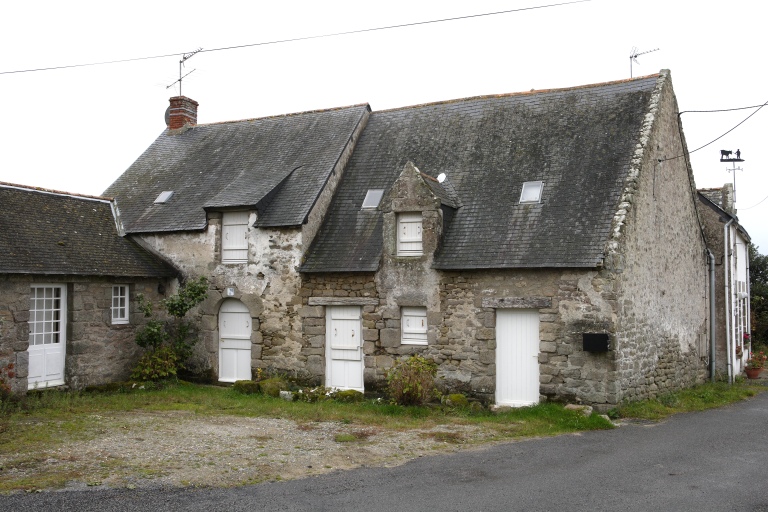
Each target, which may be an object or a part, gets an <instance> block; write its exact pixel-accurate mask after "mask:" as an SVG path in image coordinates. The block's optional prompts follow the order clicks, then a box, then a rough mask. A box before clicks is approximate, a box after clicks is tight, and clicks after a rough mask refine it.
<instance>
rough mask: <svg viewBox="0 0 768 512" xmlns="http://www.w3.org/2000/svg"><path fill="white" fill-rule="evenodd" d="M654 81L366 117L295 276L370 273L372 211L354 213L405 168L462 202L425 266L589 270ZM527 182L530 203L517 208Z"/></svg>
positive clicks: (377, 248) (374, 262) (376, 225)
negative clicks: (448, 188) (444, 186)
mask: <svg viewBox="0 0 768 512" xmlns="http://www.w3.org/2000/svg"><path fill="white" fill-rule="evenodd" d="M657 78H658V77H657V76H656V75H654V76H650V77H644V78H640V79H634V80H630V81H622V82H614V83H608V84H599V85H593V86H584V87H578V88H573V89H563V90H552V91H537V92H531V93H523V94H512V95H500V96H486V97H478V98H468V99H462V100H455V101H447V102H440V103H434V104H426V105H418V106H414V107H406V108H400V109H394V110H389V111H382V112H374V113H372V114H371V117H370V119H369V121H368V124H367V126H366V128H365V130H364V132H363V135H362V136H361V138H360V141H359V142H358V144H357V147H356V149H355V152H354V154H353V156H352V158H351V160H350V162H349V164H348V167H347V170H346V171H345V174H344V176H343V178H342V181H341V183H340V185H339V187H338V189H337V193H336V196H335V197H334V200H333V202H332V204H331V206H330V210H329V213H328V216H327V218H326V221H325V223H324V225H323V227H322V228H321V230H320V232H319V233H318V236H317V237H316V238H315V242H314V243H313V246H312V247H311V249H310V251H309V254H308V255H307V258H306V260H305V262H304V264H303V266H302V269H301V270H302V271H305V272H343V271H374V270H376V269H377V268H378V264H379V259H380V257H381V251H382V236H381V225H382V224H381V218H380V217H381V214H380V212H378V211H362V210H360V205H361V204H362V201H363V198H364V197H365V192H366V190H367V189H369V188H383V189H385V190H388V189H389V188H390V186H391V185H392V183H393V182H394V180H395V179H396V178H397V176H398V175H399V174H400V172H401V171H402V169H403V166H404V165H405V163H406V162H407V161H409V160H410V161H412V162H413V163H414V164H415V165H416V166H417V167H418V168H419V170H420V171H422V172H423V173H426V174H428V175H431V176H437V175H438V174H439V173H441V172H444V173H446V174H447V176H448V180H450V184H451V185H452V186H453V188H454V189H455V196H456V197H457V198H458V199H460V201H461V207H460V208H458V209H457V210H456V213H455V215H454V216H453V219H452V220H451V222H450V224H449V226H448V227H447V229H446V230H445V232H444V234H443V244H442V246H441V249H440V251H439V252H438V253H437V254H436V255H435V261H434V266H435V267H436V268H440V269H475V268H516V267H595V266H596V265H597V264H598V263H599V262H600V261H601V258H602V255H603V250H604V246H605V242H606V241H607V238H608V235H609V230H610V226H611V222H612V220H613V216H614V214H615V212H616V210H617V205H618V202H619V198H620V195H621V192H622V189H623V186H624V183H625V179H626V176H627V173H628V170H629V166H630V160H631V157H632V154H633V151H634V147H635V144H636V143H637V142H638V140H639V136H640V128H641V126H642V122H643V118H644V116H645V114H646V113H647V112H648V111H649V100H650V97H651V94H652V92H653V90H654V88H655V87H656V84H657ZM538 180H541V181H542V182H543V186H544V188H543V194H542V201H541V203H540V204H520V203H519V198H520V192H521V190H522V184H523V183H524V182H526V181H538ZM438 197H440V196H438Z"/></svg>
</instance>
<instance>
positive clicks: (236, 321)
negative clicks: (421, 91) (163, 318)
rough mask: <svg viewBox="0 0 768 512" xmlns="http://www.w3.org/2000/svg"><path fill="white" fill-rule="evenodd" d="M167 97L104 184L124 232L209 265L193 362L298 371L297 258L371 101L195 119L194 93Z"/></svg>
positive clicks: (240, 369)
mask: <svg viewBox="0 0 768 512" xmlns="http://www.w3.org/2000/svg"><path fill="white" fill-rule="evenodd" d="M170 101H171V106H170V110H169V121H168V129H166V130H165V131H163V133H162V134H161V135H160V136H159V137H158V138H157V140H156V141H155V142H154V143H153V144H152V145H151V146H150V147H149V148H148V149H147V150H146V151H145V152H144V154H143V155H141V156H140V157H139V159H138V160H137V161H136V162H135V163H134V164H133V165H131V167H130V168H129V169H128V170H127V171H126V172H125V173H124V174H123V175H122V176H121V177H120V178H119V179H118V180H117V181H116V182H115V183H114V184H112V185H111V186H110V187H109V188H108V189H107V191H106V192H105V194H107V195H110V196H114V197H116V198H117V204H118V205H119V207H120V211H121V216H122V220H123V223H124V225H125V231H126V233H128V234H129V235H130V236H131V237H133V238H135V239H136V240H137V241H140V242H141V243H142V244H144V245H146V246H147V247H150V248H151V249H152V250H153V251H156V252H157V253H159V254H162V255H163V256H164V257H165V258H167V259H169V260H170V261H173V262H174V264H175V265H176V266H178V268H179V269H180V270H181V271H182V272H183V273H184V274H185V275H188V276H206V277H208V279H209V282H210V284H211V286H210V290H209V297H208V299H207V300H206V301H205V302H204V303H203V304H202V305H201V307H200V308H198V311H197V315H198V320H199V322H200V333H201V337H202V342H201V343H200V344H199V346H198V352H197V354H196V357H195V360H194V362H193V366H192V368H193V369H196V370H205V369H212V370H213V371H214V373H215V374H216V375H217V378H218V380H219V381H222V382H235V381H236V380H243V379H250V378H251V370H252V368H272V369H276V370H281V371H286V372H292V373H302V372H305V371H306V368H307V367H308V364H310V362H309V361H308V360H307V356H306V354H305V353H304V352H303V351H302V346H303V343H302V331H301V319H300V317H299V310H300V309H301V298H300V289H301V276H300V275H299V273H298V271H297V268H298V266H299V265H300V264H301V259H302V257H303V255H304V253H305V252H306V247H308V246H309V244H310V243H311V241H312V240H313V238H314V237H315V235H316V233H317V230H318V228H319V227H320V224H321V222H322V220H323V216H324V214H325V211H326V209H327V205H328V204H329V202H330V201H331V198H332V196H333V193H334V191H335V189H336V185H337V183H338V181H339V179H340V178H341V176H342V173H343V172H344V169H345V167H346V163H347V161H348V159H349V156H350V155H351V153H352V151H353V149H354V147H355V143H356V141H357V139H358V137H359V136H360V134H361V132H362V130H363V128H364V127H365V124H366V122H367V119H368V116H369V113H370V109H369V107H368V106H367V105H355V106H351V107H344V108H337V109H329V110H322V111H313V112H303V113H299V114H291V115H283V116H275V117H269V118H261V119H247V120H242V121H234V122H225V123H215V124H197V109H198V104H197V102H195V101H193V100H191V99H189V98H186V97H175V98H171V100H170ZM319 350H320V351H322V347H321V348H320V349H319ZM320 370H322V369H320Z"/></svg>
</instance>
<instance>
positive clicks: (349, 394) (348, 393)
mask: <svg viewBox="0 0 768 512" xmlns="http://www.w3.org/2000/svg"><path fill="white" fill-rule="evenodd" d="M331 398H333V399H334V400H336V401H337V402H344V403H348V404H351V403H357V402H362V401H363V399H364V398H365V395H363V394H362V393H361V392H359V391H355V390H354V389H344V390H341V391H336V392H334V393H332V394H331Z"/></svg>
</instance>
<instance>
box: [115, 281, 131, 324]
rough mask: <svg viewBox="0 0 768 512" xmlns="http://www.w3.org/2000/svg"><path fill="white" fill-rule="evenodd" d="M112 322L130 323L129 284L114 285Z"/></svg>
mask: <svg viewBox="0 0 768 512" xmlns="http://www.w3.org/2000/svg"><path fill="white" fill-rule="evenodd" d="M112 323H113V324H127V323H128V285H127V284H116V285H114V286H113V287H112Z"/></svg>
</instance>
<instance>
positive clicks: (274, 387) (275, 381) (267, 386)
mask: <svg viewBox="0 0 768 512" xmlns="http://www.w3.org/2000/svg"><path fill="white" fill-rule="evenodd" d="M289 388H290V385H289V384H288V381H286V380H285V379H283V378H282V377H270V378H268V379H264V380H262V381H261V382H259V389H260V390H261V392H262V394H264V395H268V396H273V397H275V398H276V397H278V396H280V392H281V391H287V390H288V389H289Z"/></svg>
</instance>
